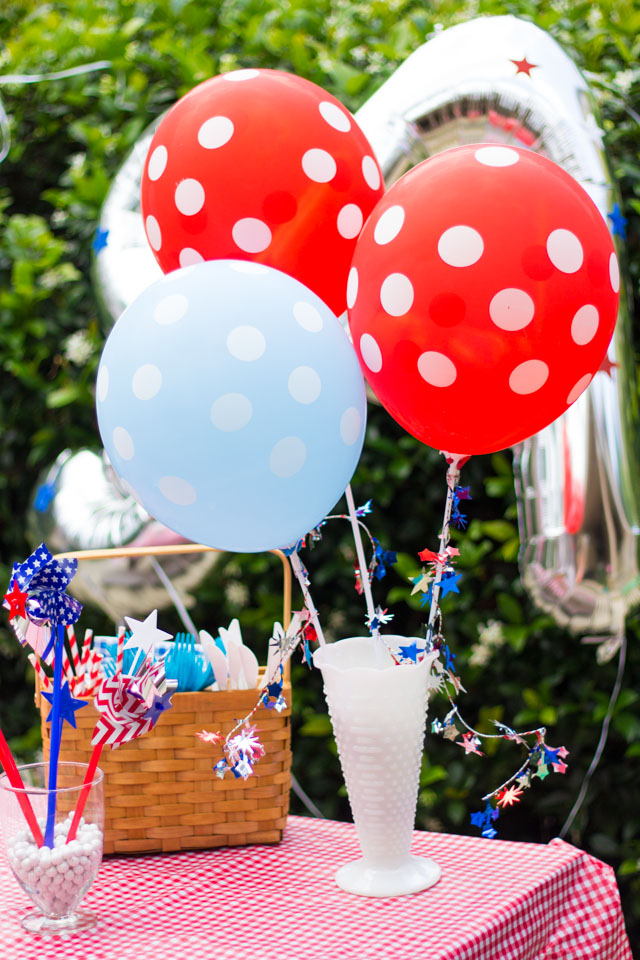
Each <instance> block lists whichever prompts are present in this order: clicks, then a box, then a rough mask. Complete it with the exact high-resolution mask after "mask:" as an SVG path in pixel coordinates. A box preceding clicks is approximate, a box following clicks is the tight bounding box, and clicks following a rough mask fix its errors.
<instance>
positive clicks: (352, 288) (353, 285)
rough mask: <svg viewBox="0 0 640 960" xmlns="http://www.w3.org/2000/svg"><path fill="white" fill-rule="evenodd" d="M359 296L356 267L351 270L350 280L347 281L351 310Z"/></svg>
mask: <svg viewBox="0 0 640 960" xmlns="http://www.w3.org/2000/svg"><path fill="white" fill-rule="evenodd" d="M357 296H358V271H357V270H356V268H355V267H351V270H349V278H348V280H347V306H348V307H349V309H351V308H352V306H353V305H354V303H355V302H356V297H357Z"/></svg>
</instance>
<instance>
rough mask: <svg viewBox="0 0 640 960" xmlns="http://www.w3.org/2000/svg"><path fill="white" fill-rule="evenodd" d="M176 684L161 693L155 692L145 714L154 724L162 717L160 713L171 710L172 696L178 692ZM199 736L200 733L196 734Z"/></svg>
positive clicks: (146, 718)
mask: <svg viewBox="0 0 640 960" xmlns="http://www.w3.org/2000/svg"><path fill="white" fill-rule="evenodd" d="M176 686H177V684H176V685H173V684H172V687H171V689H170V690H165V692H164V693H163V694H161V695H158V693H154V696H153V700H152V702H151V705H150V706H149V707H148V709H147V712H146V713H145V715H144V718H145V720H151V724H152V726H154V727H155V725H156V723H157V722H158V720H159V719H160V715H161V714H163V713H164V712H165V710H169V709H170V708H171V706H172V703H171V697H172V696H173V694H174V693H175V692H176ZM196 736H198V734H196Z"/></svg>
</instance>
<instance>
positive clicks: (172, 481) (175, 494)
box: [158, 477, 198, 507]
mask: <svg viewBox="0 0 640 960" xmlns="http://www.w3.org/2000/svg"><path fill="white" fill-rule="evenodd" d="M158 488H159V490H160V493H161V494H162V496H163V497H166V499H167V500H170V501H171V503H175V504H176V506H178V507H190V506H191V504H192V503H195V502H196V500H197V499H198V495H197V493H196V491H195V488H194V487H193V486H192V484H190V483H189V482H188V480H185V479H184V478H183V477H160V479H159V480H158Z"/></svg>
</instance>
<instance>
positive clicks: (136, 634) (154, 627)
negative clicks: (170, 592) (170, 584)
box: [124, 610, 173, 657]
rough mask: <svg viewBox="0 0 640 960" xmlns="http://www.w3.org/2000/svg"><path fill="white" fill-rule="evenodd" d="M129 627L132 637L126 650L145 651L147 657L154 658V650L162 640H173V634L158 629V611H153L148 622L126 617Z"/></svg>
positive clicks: (127, 643) (125, 646)
mask: <svg viewBox="0 0 640 960" xmlns="http://www.w3.org/2000/svg"><path fill="white" fill-rule="evenodd" d="M124 619H125V620H126V621H127V626H128V627H129V629H130V630H131V636H130V637H129V639H128V640H127V642H126V643H125V645H124V649H125V650H129V649H131V648H132V647H137V648H138V649H140V650H143V651H144V654H145V657H148V656H153V650H154V647H155V645H156V643H159V642H161V641H162V640H171V637H172V636H173V634H171V633H166V632H165V631H164V630H160V629H159V628H158V611H157V610H152V611H151V613H150V614H149V616H148V617H147V618H146V620H134V619H133V617H125V618H124Z"/></svg>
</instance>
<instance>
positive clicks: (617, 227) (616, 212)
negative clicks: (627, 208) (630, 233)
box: [607, 203, 627, 240]
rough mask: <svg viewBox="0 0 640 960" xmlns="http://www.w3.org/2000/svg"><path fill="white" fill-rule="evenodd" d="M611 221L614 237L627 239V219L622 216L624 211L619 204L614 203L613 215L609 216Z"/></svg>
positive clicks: (609, 214)
mask: <svg viewBox="0 0 640 960" xmlns="http://www.w3.org/2000/svg"><path fill="white" fill-rule="evenodd" d="M607 218H608V219H609V220H611V228H612V229H611V232H612V234H613V236H614V237H620V239H621V240H626V238H627V218H626V217H623V216H622V210H621V209H620V204H619V203H614V205H613V208H612V210H611V213H608V214H607Z"/></svg>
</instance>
